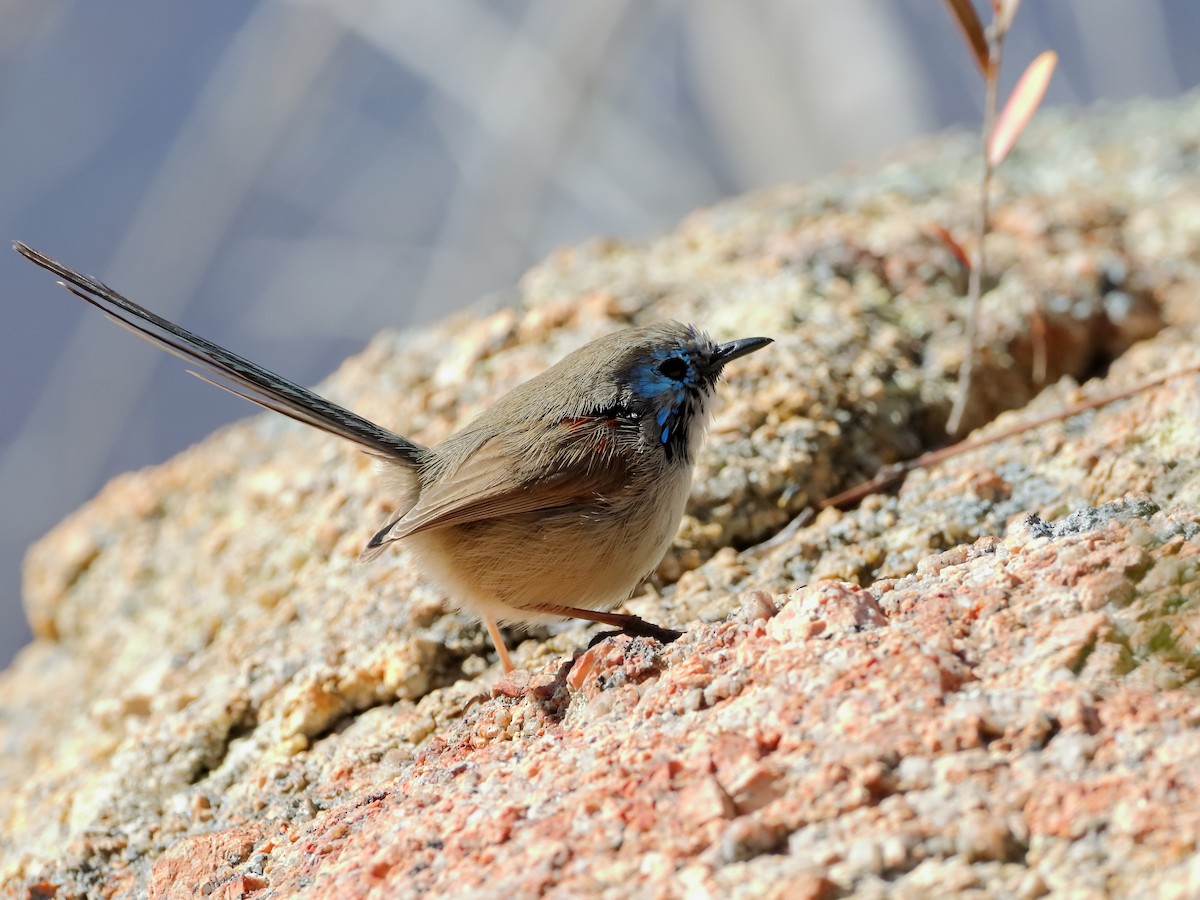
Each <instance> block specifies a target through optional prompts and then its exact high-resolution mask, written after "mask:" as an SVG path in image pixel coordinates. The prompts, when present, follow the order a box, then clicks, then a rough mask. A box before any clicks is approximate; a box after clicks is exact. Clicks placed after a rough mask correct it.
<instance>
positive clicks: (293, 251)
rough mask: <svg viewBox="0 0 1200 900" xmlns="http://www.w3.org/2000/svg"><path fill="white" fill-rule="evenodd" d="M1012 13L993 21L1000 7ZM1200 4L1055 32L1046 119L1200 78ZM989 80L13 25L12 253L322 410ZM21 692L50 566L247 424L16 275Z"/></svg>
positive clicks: (945, 41) (1012, 53) (301, 10)
mask: <svg viewBox="0 0 1200 900" xmlns="http://www.w3.org/2000/svg"><path fill="white" fill-rule="evenodd" d="M980 6H981V7H982V6H986V4H980ZM1197 35H1200V4H1195V3H1193V2H1191V0H1161V2H1152V0H1140V2H1137V3H1133V2H1128V0H1058V2H1054V3H1044V2H1040V3H1032V2H1028V3H1025V4H1024V5H1023V7H1022V8H1021V10H1020V12H1019V13H1018V15H1017V18H1016V26H1015V28H1014V31H1013V34H1012V35H1011V37H1010V40H1009V43H1008V45H1007V48H1006V58H1005V71H1004V78H1003V80H1002V83H1003V85H1004V86H1005V89H1007V87H1010V86H1011V84H1012V83H1013V82H1014V81H1015V80H1016V77H1017V76H1018V75H1019V74H1020V71H1021V70H1022V69H1023V68H1024V66H1025V65H1026V64H1027V63H1028V62H1029V61H1030V60H1031V59H1032V58H1033V57H1034V56H1035V55H1036V54H1037V53H1038V52H1040V51H1041V50H1043V49H1054V50H1057V51H1058V52H1059V54H1060V63H1059V69H1058V72H1057V73H1056V75H1055V78H1054V81H1053V83H1052V84H1051V87H1050V91H1049V94H1048V97H1047V105H1064V104H1065V105H1085V104H1091V103H1094V102H1096V101H1099V100H1125V99H1129V98H1133V97H1138V96H1172V95H1176V94H1178V93H1180V92H1182V91H1184V90H1186V89H1188V88H1190V87H1192V86H1194V85H1195V84H1196V83H1197V82H1198V81H1200V54H1197V53H1196V52H1195V42H1196V38H1197ZM982 93H983V91H982V84H981V82H980V79H979V77H978V75H977V73H976V71H975V70H974V67H973V64H972V62H971V61H970V59H969V57H968V54H967V51H966V48H965V46H964V45H963V43H962V41H961V39H960V37H959V35H958V33H957V31H956V29H955V26H954V25H953V24H952V23H951V21H950V19H949V17H948V15H947V12H946V9H945V7H944V5H943V4H942V3H938V2H935V0H836V2H835V0H807V2H804V0H743V2H737V3H731V2H728V0H693V2H688V3H678V2H666V0H658V2H646V0H641V2H630V0H573V2H571V3H563V2H561V0H505V2H484V0H438V2H435V3H429V2H423V3H417V2H409V0H403V2H401V0H393V2H355V0H296V2H284V0H275V2H273V0H262V2H244V0H238V2H233V0H227V2H216V0H213V2H205V3H164V2H162V0H123V2H121V3H95V2H77V0H0V236H2V237H3V238H5V240H11V239H18V238H19V239H21V240H24V241H26V242H28V243H30V244H32V245H33V246H34V247H37V248H38V249H41V250H43V251H45V252H47V253H49V254H50V255H52V256H55V257H57V258H59V259H62V260H63V261H65V262H67V263H68V264H70V265H73V266H75V267H77V268H80V269H82V270H84V271H85V272H89V273H91V274H95V275H97V276H99V277H101V278H103V279H104V280H105V281H107V282H109V283H110V284H112V285H113V286H115V287H117V288H118V289H119V290H121V291H123V292H124V293H126V294H128V295H129V296H131V297H132V298H134V299H135V300H138V301H140V302H142V303H145V304H146V305H148V306H150V307H151V308H153V309H154V310H156V311H157V312H160V313H162V314H164V315H166V316H168V317H171V318H175V319H178V320H181V321H182V322H184V323H185V324H186V325H187V326H188V327H190V328H193V329H195V330H197V331H199V332H200V333H202V334H204V335H205V336H206V337H209V338H212V339H214V340H216V341H218V342H219V343H223V344H226V345H228V346H230V347H232V348H233V349H235V350H238V351H239V352H241V353H243V354H245V355H247V356H249V357H251V358H252V359H255V360H256V361H259V362H261V363H263V364H264V365H266V366H268V367H269V368H273V369H275V370H277V371H279V372H281V373H282V374H285V375H287V376H288V377H291V378H293V379H296V380H298V381H300V382H303V383H312V382H315V381H317V380H319V379H320V378H321V377H322V376H324V375H325V374H327V373H328V372H329V371H330V370H331V369H332V368H333V367H334V366H336V365H337V363H338V362H339V361H340V360H341V359H342V358H344V357H345V356H347V355H349V354H351V353H353V352H355V351H356V350H357V349H358V348H360V347H361V346H362V345H363V343H364V342H365V341H366V340H367V339H368V338H369V337H370V336H371V335H372V334H373V333H375V332H376V331H378V330H379V329H381V328H383V327H386V326H393V327H395V326H403V325H406V324H410V323H415V322H422V321H428V320H431V319H435V318H437V317H440V316H442V315H443V314H445V313H447V312H449V311H451V310H454V309H456V308H459V307H462V306H464V305H466V304H468V303H470V302H472V301H473V300H476V299H477V298H479V297H480V296H482V295H486V294H490V293H494V292H503V291H504V290H505V289H507V288H509V287H510V286H511V285H513V283H514V282H515V281H516V280H517V279H518V278H519V276H520V275H521V273H522V272H523V271H524V270H525V269H526V268H527V267H528V266H529V265H530V264H532V263H534V262H536V261H537V260H538V259H539V258H541V257H542V256H544V255H545V254H546V253H547V252H548V251H550V250H552V249H553V248H554V247H556V246H559V245H562V244H566V243H570V242H574V241H578V240H580V239H582V238H586V237H588V236H591V235H595V234H598V233H606V234H614V235H619V236H621V237H631V238H636V237H639V236H643V235H648V234H652V233H654V232H656V231H661V230H665V229H669V228H670V227H671V226H672V224H673V223H674V222H675V221H677V220H678V219H679V218H680V217H681V216H683V215H685V214H686V213H687V212H688V211H690V210H692V209H693V208H695V207H698V206H702V205H704V204H707V203H710V202H712V201H714V200H717V199H718V198H721V197H724V196H728V195H730V194H735V193H738V192H741V191H745V190H747V189H749V188H753V187H758V186H764V185H770V184H775V183H778V182H781V181H790V180H804V179H808V178H812V177H814V176H817V175H820V174H821V173H823V172H827V171H830V170H832V169H835V168H838V167H841V166H845V165H847V164H854V163H869V162H870V161H872V160H874V159H877V158H879V157H880V156H882V155H885V154H887V153H889V152H891V151H893V150H895V149H897V148H899V147H901V146H903V145H904V144H905V143H906V142H909V141H911V140H912V139H913V138H915V137H917V136H920V135H924V134H928V133H931V132H934V131H938V130H940V129H943V128H946V127H948V126H952V125H966V126H967V127H969V128H971V129H972V130H974V129H976V128H977V127H978V125H977V123H978V121H979V117H980V107H981V99H982ZM0 308H2V309H3V327H2V328H0V385H3V389H2V391H0V664H4V663H5V662H7V660H8V659H9V658H10V657H11V655H12V654H13V653H14V652H15V651H16V650H17V649H18V648H19V647H20V646H21V645H22V644H23V643H24V642H25V641H27V640H28V638H29V634H28V630H27V628H26V626H25V622H24V615H23V611H22V609H21V605H20V599H19V596H20V595H19V590H20V588H19V568H20V560H21V557H22V555H23V553H24V551H25V548H26V547H27V546H28V545H29V543H30V542H31V541H33V540H35V539H36V538H37V537H39V536H40V535H41V534H43V533H44V532H45V531H46V530H47V529H48V528H50V527H51V526H52V525H53V524H54V523H55V522H57V521H58V520H60V519H61V518H62V517H63V516H65V515H66V514H67V513H69V512H70V511H71V510H72V509H74V508H76V507H77V506H79V505H80V504H81V503H82V502H84V501H85V500H87V499H88V498H89V497H90V496H92V495H93V494H94V493H95V492H96V491H97V490H98V489H99V487H100V486H101V485H102V484H103V483H104V482H105V481H106V480H107V479H108V478H109V477H111V476H112V475H113V474H115V473H118V472H121V471H125V470H128V469H132V468H137V467H140V466H144V465H148V464H151V463H155V462H159V461H162V460H164V459H165V458H167V457H168V456H170V455H171V454H173V453H175V452H177V451H178V450H180V449H181V448H183V447H185V446H187V445H188V444H190V443H193V442H195V441H197V440H199V439H201V438H202V437H204V436H205V435H206V434H208V433H209V432H210V431H212V430H213V429H214V428H215V427H217V426H218V425H221V424H223V423H225V422H228V421H231V420H233V419H236V418H240V417H243V416H246V415H248V414H249V413H250V412H251V410H250V408H249V407H248V406H246V405H245V404H243V403H241V402H239V401H237V400H236V399H234V398H230V397H228V396H226V395H224V394H222V393H221V392H219V391H215V390H212V389H211V388H209V387H206V386H205V385H202V384H200V383H199V382H197V381H196V380H195V379H192V378H190V377H188V376H187V375H186V374H184V371H183V367H182V366H181V365H180V364H179V363H178V362H177V361H175V360H173V359H171V358H170V357H168V356H167V355H166V354H163V353H161V352H159V351H157V350H154V349H152V348H149V347H147V346H144V345H142V344H140V343H138V342H136V341H133V340H132V339H131V338H130V337H129V335H127V334H123V333H122V332H121V331H120V329H117V328H114V327H112V325H110V324H109V323H107V322H105V321H104V320H103V319H102V318H101V317H100V316H97V315H94V314H89V313H87V312H86V311H85V310H83V309H82V308H81V306H80V305H79V304H78V303H77V302H74V301H72V300H71V298H69V296H68V295H66V294H65V293H64V292H63V291H62V290H61V289H59V288H57V287H55V286H54V283H53V279H52V278H50V277H49V276H48V275H47V274H46V273H44V272H41V271H40V270H38V269H36V268H35V267H34V266H32V265H30V264H29V263H27V262H25V261H23V260H21V259H20V258H19V257H17V256H16V254H14V253H11V252H9V251H8V250H7V249H4V250H3V252H0Z"/></svg>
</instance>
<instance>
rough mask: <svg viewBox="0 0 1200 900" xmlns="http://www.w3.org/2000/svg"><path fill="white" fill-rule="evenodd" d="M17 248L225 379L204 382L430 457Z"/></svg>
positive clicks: (374, 448)
mask: <svg viewBox="0 0 1200 900" xmlns="http://www.w3.org/2000/svg"><path fill="white" fill-rule="evenodd" d="M13 249H14V250H16V251H17V252H18V253H20V254H21V255H22V256H24V257H25V258H26V259H28V260H30V261H31V262H34V263H37V265H39V266H41V267H42V268H43V269H46V270H47V271H50V272H53V273H54V274H55V275H57V276H58V277H60V278H62V279H64V281H65V282H67V283H66V284H64V285H63V286H64V287H66V288H67V290H69V291H70V292H71V293H73V294H75V296H77V297H79V298H80V299H82V300H85V301H87V302H88V303H90V304H91V305H92V306H94V307H96V308H97V309H99V310H101V311H102V312H103V313H104V314H105V315H107V316H108V317H109V318H110V319H112V320H113V321H115V322H116V323H117V324H118V325H121V326H122V327H124V328H126V329H127V330H129V331H131V332H133V333H134V334H136V335H137V336H138V337H140V338H142V339H143V340H146V341H149V342H150V343H152V344H155V345H157V346H159V347H161V348H162V349H163V350H166V351H167V352H168V353H170V354H172V355H174V356H178V357H179V358H181V359H183V360H186V361H188V362H191V363H195V364H197V365H199V366H202V367H203V368H205V369H207V370H208V371H209V372H210V373H212V375H214V376H215V379H224V381H220V380H215V379H213V378H208V377H206V376H205V375H201V374H200V373H198V372H193V373H192V374H194V375H197V376H198V377H199V378H201V379H203V380H204V381H208V382H210V383H211V384H215V385H216V386H217V387H219V388H223V389H224V390H227V391H229V392H230V393H233V394H236V395H237V396H239V397H243V398H245V399H246V400H249V401H250V402H251V403H257V404H258V405H259V406H262V407H264V408H266V409H270V410H274V411H275V412H278V413H282V414H283V415H285V416H288V417H289V418H292V419H295V420H296V421H298V422H303V423H305V424H306V425H311V426H313V427H314V428H319V429H320V430H322V431H324V432H327V433H329V434H334V435H337V436H338V437H342V438H346V439H347V440H350V441H353V442H354V443H356V444H358V445H359V446H360V447H362V448H363V449H365V450H367V451H368V452H370V453H372V454H375V455H376V456H382V457H386V458H388V459H393V460H396V461H397V462H402V463H404V464H406V465H410V466H419V465H421V464H422V463H424V462H425V461H426V460H427V459H428V454H429V450H428V449H427V448H425V447H423V446H421V445H420V444H417V443H414V442H413V441H410V440H408V438H405V437H402V436H401V435H398V434H395V433H394V432H391V431H388V430H387V429H386V428H381V427H379V426H378V425H376V424H375V423H374V422H371V421H369V420H367V419H364V418H363V417H362V416H360V415H357V414H355V413H352V412H350V410H348V409H346V408H345V407H343V406H338V405H337V404H336V403H331V402H330V401H328V400H326V399H325V398H324V397H322V396H320V395H319V394H315V393H313V392H312V391H310V390H308V389H307V388H303V387H301V386H300V385H298V384H296V383H295V382H292V381H288V380H287V379H286V378H281V377H280V376H278V375H276V374H275V373H274V372H271V371H269V370H267V369H264V368H263V367H262V366H259V365H256V364H255V363H252V362H250V360H248V359H246V358H245V357H242V356H238V355H237V354H236V353H233V352H231V351H229V350H226V349H225V348H224V347H221V346H218V345H217V344H214V343H212V342H211V341H207V340H205V339H204V338H202V337H200V336H199V335H196V334H192V332H190V331H188V330H187V329H186V328H181V327H180V326H178V325H176V324H175V323H174V322H171V321H169V320H167V319H164V318H162V317H161V316H158V315H155V314H154V313H152V312H150V310H148V309H145V308H143V307H141V306H139V305H138V304H136V303H134V302H133V301H132V300H130V299H128V298H127V297H124V296H122V295H121V294H118V293H117V292H116V291H114V290H113V289H112V288H110V287H108V286H107V285H106V284H104V283H102V282H100V281H97V280H96V279H94V278H91V277H90V276H87V275H82V274H80V273H79V272H76V271H75V270H73V269H69V268H67V267H66V266H64V265H63V264H62V263H60V262H57V261H55V260H53V259H51V258H50V257H48V256H46V255H45V254H42V253H39V252H38V251H37V250H34V249H33V248H32V247H29V246H27V245H26V244H22V243H21V242H20V241H16V242H14V243H13ZM225 382H229V383H225Z"/></svg>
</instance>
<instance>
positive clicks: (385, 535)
mask: <svg viewBox="0 0 1200 900" xmlns="http://www.w3.org/2000/svg"><path fill="white" fill-rule="evenodd" d="M522 458H523V457H522V456H521V455H519V454H515V453H513V451H512V448H511V447H509V446H508V445H507V442H506V441H505V439H504V437H503V436H502V437H496V438H492V439H491V440H489V441H488V442H486V443H485V444H484V445H483V446H481V447H480V448H479V449H478V450H477V451H476V452H475V453H474V454H472V456H471V457H470V458H469V459H468V460H467V461H466V462H465V463H463V464H462V466H460V467H459V469H458V470H457V471H455V472H453V473H452V474H450V475H448V476H446V477H443V478H442V479H440V480H439V481H437V482H436V483H434V484H431V485H430V486H429V487H428V488H426V489H425V490H424V491H422V493H421V497H420V499H419V500H418V501H417V503H416V505H415V506H413V508H412V509H410V510H409V511H408V512H407V513H406V514H405V515H403V516H401V517H399V518H398V519H397V520H395V521H393V522H391V523H389V524H388V525H387V526H385V527H384V528H383V529H381V530H380V531H379V533H378V534H376V535H375V537H373V538H372V539H371V541H370V543H369V544H368V545H367V548H368V552H369V551H370V550H372V549H374V548H377V547H381V546H383V545H384V544H387V543H391V542H392V541H398V540H400V539H401V538H405V537H408V536H409V535H411V534H416V533H417V532H420V531H426V530H428V529H431V528H444V527H446V526H449V525H463V524H466V523H468V522H479V521H484V520H486V519H497V518H502V517H505V516H512V515H517V514H520V513H529V512H536V511H538V510H550V509H560V508H562V507H564V506H571V505H574V504H577V503H584V502H587V501H589V500H593V499H594V498H595V497H596V496H597V495H602V494H605V493H609V492H612V491H614V490H615V489H616V488H618V487H620V486H621V484H622V483H623V482H624V481H625V478H626V471H625V467H624V466H621V465H615V464H611V463H610V464H609V465H605V466H596V465H594V461H591V460H586V459H577V460H576V461H575V462H573V463H572V464H570V465H568V466H567V467H565V468H560V469H558V470H557V471H555V473H554V474H553V475H550V476H541V477H527V476H523V475H522V473H521V472H520V470H519V468H518V467H517V465H516V464H515V462H514V460H521V459H522Z"/></svg>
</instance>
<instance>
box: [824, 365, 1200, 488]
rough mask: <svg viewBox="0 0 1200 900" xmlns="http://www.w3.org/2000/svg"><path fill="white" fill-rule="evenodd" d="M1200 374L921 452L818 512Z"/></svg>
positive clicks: (1199, 368)
mask: <svg viewBox="0 0 1200 900" xmlns="http://www.w3.org/2000/svg"><path fill="white" fill-rule="evenodd" d="M1197 373H1200V363H1198V364H1196V365H1194V366H1188V367H1187V368H1185V369H1177V370H1176V371H1174V372H1168V373H1167V374H1165V375H1156V376H1155V377H1153V378H1150V379H1147V380H1146V381H1142V382H1139V383H1138V384H1135V385H1134V386H1132V387H1129V388H1125V389H1123V390H1120V391H1116V392H1115V393H1112V394H1105V395H1104V396H1102V397H1094V398H1092V399H1091V400H1084V401H1083V402H1081V403H1077V404H1075V405H1074V406H1068V407H1067V408H1066V409H1060V410H1058V411H1056V412H1052V413H1049V414H1047V415H1044V416H1040V417H1039V418H1036V419H1033V420H1031V421H1029V422H1020V423H1018V424H1016V425H1013V426H1010V427H1008V428H1002V429H1001V430H999V431H997V432H994V433H993V434H989V435H988V436H987V437H982V438H976V439H974V440H970V441H959V442H958V443H957V444H951V445H950V446H949V447H942V448H941V449H939V450H930V451H929V452H927V453H922V454H921V455H920V456H918V457H916V458H914V459H909V460H905V461H904V462H899V463H893V464H892V465H890V466H884V467H883V468H882V469H880V470H879V472H878V473H877V474H876V475H875V477H874V478H871V479H870V480H868V481H864V482H862V483H860V484H857V485H855V486H854V487H852V488H849V489H848V490H845V491H842V492H841V493H840V494H835V495H834V496H832V497H827V498H826V499H824V500H822V501H821V502H820V503H818V504H817V508H818V509H827V508H829V507H831V506H833V507H837V508H838V509H844V508H846V507H848V506H850V505H852V504H854V503H857V502H858V501H859V500H861V499H863V498H864V497H866V496H868V495H869V494H873V493H875V492H877V491H881V490H883V489H885V488H887V487H890V486H891V485H893V484H895V483H896V482H898V481H900V480H901V479H902V478H903V477H904V476H905V475H907V474H908V473H909V472H912V471H914V470H916V469H925V468H929V467H930V466H932V465H935V464H937V463H940V462H943V461H945V460H947V459H952V458H953V457H955V456H961V455H962V454H964V453H970V452H971V451H972V450H978V449H979V448H980V447H987V446H988V445H990V444H995V443H997V442H999V441H1003V440H1006V439H1008V438H1010V437H1015V436H1017V435H1020V434H1024V433H1025V432H1027V431H1032V430H1033V429H1035V428H1041V427H1042V426H1043V425H1048V424H1050V423H1051V422H1059V421H1062V420H1064V419H1069V418H1071V417H1072V416H1077V415H1079V414H1080V413H1083V412H1087V411H1088V410H1092V409H1099V408H1100V407H1102V406H1107V405H1108V404H1110V403H1116V402H1117V401H1118V400H1124V399H1126V398H1127V397H1132V396H1133V395H1134V394H1138V393H1141V392H1142V391H1146V390H1149V389H1150V388H1152V387H1157V386H1158V385H1160V384H1164V383H1166V382H1167V381H1170V380H1171V379H1172V378H1178V377H1179V376H1181V375H1195V374H1197Z"/></svg>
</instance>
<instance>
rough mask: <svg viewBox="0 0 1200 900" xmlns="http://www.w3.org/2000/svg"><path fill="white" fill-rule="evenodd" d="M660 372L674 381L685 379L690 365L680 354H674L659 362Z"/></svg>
mask: <svg viewBox="0 0 1200 900" xmlns="http://www.w3.org/2000/svg"><path fill="white" fill-rule="evenodd" d="M658 372H659V374H660V375H665V376H666V377H667V378H670V379H671V380H672V381H683V379H685V378H686V377H687V373H688V365H687V363H685V362H684V361H683V360H682V359H680V358H679V357H678V356H672V357H671V358H670V359H668V360H665V361H664V362H662V363H660V364H659V366H658Z"/></svg>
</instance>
